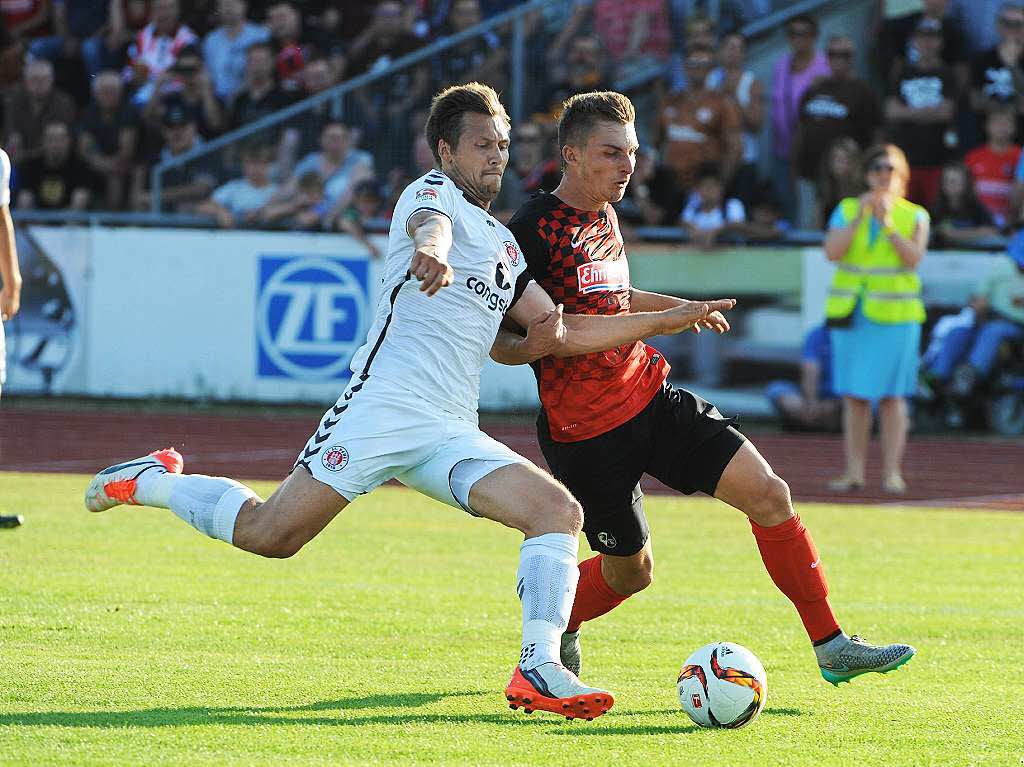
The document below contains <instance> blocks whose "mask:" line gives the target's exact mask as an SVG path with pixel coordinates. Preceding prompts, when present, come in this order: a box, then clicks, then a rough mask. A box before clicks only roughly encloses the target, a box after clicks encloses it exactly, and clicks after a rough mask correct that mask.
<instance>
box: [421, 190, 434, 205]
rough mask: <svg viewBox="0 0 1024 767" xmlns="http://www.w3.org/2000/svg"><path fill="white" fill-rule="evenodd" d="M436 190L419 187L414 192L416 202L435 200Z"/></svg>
mask: <svg viewBox="0 0 1024 767" xmlns="http://www.w3.org/2000/svg"><path fill="white" fill-rule="evenodd" d="M436 201H437V192H436V191H435V190H433V189H420V190H418V191H417V192H416V202H436Z"/></svg>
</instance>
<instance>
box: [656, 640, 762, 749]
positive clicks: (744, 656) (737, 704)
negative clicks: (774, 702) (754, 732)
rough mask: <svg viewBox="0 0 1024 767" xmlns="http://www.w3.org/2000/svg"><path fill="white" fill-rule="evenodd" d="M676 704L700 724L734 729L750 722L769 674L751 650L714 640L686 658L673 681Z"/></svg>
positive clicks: (759, 703)
mask: <svg viewBox="0 0 1024 767" xmlns="http://www.w3.org/2000/svg"><path fill="white" fill-rule="evenodd" d="M676 689H677V690H678V691H679V704H680V705H681V706H682V707H683V711H685V712H686V713H687V715H688V716H689V717H690V719H692V720H693V721H694V722H696V723H697V724H699V725H700V726H701V727H728V728H730V729H735V728H737V727H743V726H744V725H747V724H750V723H751V722H753V721H754V720H755V719H756V718H757V715H758V714H760V713H761V709H762V708H764V702H765V700H766V699H767V697H768V677H767V676H766V675H765V673H764V666H762V665H761V661H759V660H758V659H757V656H756V655H754V653H752V652H750V650H748V649H747V648H746V647H743V646H741V645H738V644H734V643H732V642H713V643H711V644H709V645H705V646H704V647H701V648H700V649H699V650H697V651H696V652H695V653H694V654H693V655H691V656H690V657H689V658H687V659H686V663H684V664H683V668H682V669H681V670H680V672H679V679H678V680H677V681H676Z"/></svg>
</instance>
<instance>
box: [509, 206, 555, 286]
mask: <svg viewBox="0 0 1024 767" xmlns="http://www.w3.org/2000/svg"><path fill="white" fill-rule="evenodd" d="M545 196H547V195H545ZM545 207H546V206H544V205H543V196H540V197H534V198H533V199H532V200H530V201H529V202H527V203H526V204H525V205H523V206H522V207H521V208H520V209H519V210H517V211H516V212H515V215H513V216H512V219H511V220H510V221H509V222H508V228H509V231H511V232H512V234H514V235H515V238H516V242H518V243H519V249H520V250H521V251H523V255H524V256H525V257H526V269H527V271H528V272H529V273H530V274H531V275H532V276H533V279H535V280H537V282H541V281H542V280H543V279H544V278H545V277H547V276H548V269H549V266H550V264H551V250H550V246H549V245H548V242H547V240H545V239H544V238H543V237H542V236H541V233H540V223H539V219H540V217H541V216H542V215H543V212H544V210H543V209H544V208H545Z"/></svg>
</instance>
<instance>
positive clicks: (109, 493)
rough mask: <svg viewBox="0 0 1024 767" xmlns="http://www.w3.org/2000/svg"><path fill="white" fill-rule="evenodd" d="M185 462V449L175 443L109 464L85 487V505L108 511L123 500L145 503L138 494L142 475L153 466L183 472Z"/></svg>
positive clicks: (157, 468)
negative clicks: (131, 458) (121, 461)
mask: <svg viewBox="0 0 1024 767" xmlns="http://www.w3.org/2000/svg"><path fill="white" fill-rule="evenodd" d="M184 465H185V462H184V461H183V460H182V457H181V453H179V452H178V451H177V450H175V449H174V448H173V447H168V448H165V449H164V450H156V451H154V452H152V453H150V454H149V455H146V456H143V457H142V458H137V459H135V460H134V461H128V462H127V463H118V464H115V465H113V466H109V467H107V468H106V469H104V470H103V471H101V472H100V473H99V474H97V475H96V476H95V477H93V478H92V482H90V483H89V487H88V489H86V491H85V508H87V509H88V510H89V511H106V510H107V509H110V508H113V507H114V506H117V505H118V504H121V503H128V504H132V505H135V506H139V505H141V504H140V502H139V501H138V500H136V498H135V493H136V491H137V490H138V480H139V476H140V475H141V474H142V473H143V472H145V471H149V470H150V469H156V470H158V471H160V472H170V473H171V474H181V470H182V468H183V467H184Z"/></svg>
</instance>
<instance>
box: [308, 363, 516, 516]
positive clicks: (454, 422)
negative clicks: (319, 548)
mask: <svg viewBox="0 0 1024 767" xmlns="http://www.w3.org/2000/svg"><path fill="white" fill-rule="evenodd" d="M463 461H472V462H473V463H472V464H466V465H464V466H463V467H460V471H459V472H458V474H459V476H458V481H455V482H454V484H455V488H454V489H453V478H452V474H453V473H455V472H456V466H458V465H459V464H460V463H462V462H463ZM514 463H529V461H528V460H527V459H526V458H523V457H522V456H521V455H519V454H518V453H516V452H515V451H513V450H511V449H510V448H508V447H506V446H505V445H503V444H501V443H500V442H498V441H497V440H495V439H493V438H491V437H489V436H488V435H486V434H484V433H483V432H482V431H480V429H479V428H478V427H477V426H476V424H473V423H470V422H468V421H466V420H464V419H462V418H458V417H456V416H454V415H452V414H451V413H447V412H445V411H443V410H441V409H439V408H437V407H436V406H434V405H431V404H430V403H429V402H428V401H427V400H425V399H423V398H421V397H418V396H417V395H415V394H413V393H411V392H408V391H406V390H404V389H402V388H401V387H400V386H396V385H395V384H392V383H391V382H389V381H385V380H381V379H380V378H378V377H375V376H372V375H371V376H370V377H369V378H367V380H366V381H360V380H359V377H358V376H354V377H353V378H352V380H351V381H350V382H349V385H348V387H347V388H346V389H345V392H344V394H342V395H341V396H340V397H339V398H338V402H337V403H336V404H335V406H334V407H332V408H331V409H330V410H328V411H327V412H326V413H324V416H323V418H322V419H321V420H320V425H319V426H318V427H317V430H316V431H315V432H314V433H313V436H311V437H310V438H309V441H308V442H306V446H305V448H304V449H303V450H302V452H301V453H299V457H298V460H297V461H296V462H295V467H298V466H304V467H305V468H306V469H307V470H308V471H309V473H310V474H312V475H313V478H314V479H317V480H319V481H320V482H323V483H324V484H325V485H329V486H330V487H332V488H334V490H336V491H337V492H338V493H339V494H341V495H342V496H344V497H345V498H347V499H348V500H349V501H351V500H353V499H355V498H356V496H359V495H362V494H364V493H368V492H370V491H371V490H373V489H374V488H376V487H379V486H380V485H382V484H384V483H385V482H387V481H388V480H389V479H397V480H398V481H399V482H401V483H402V484H403V485H407V486H408V487H411V488H413V489H415V490H419V491H420V492H421V493H423V494H424V495H428V496H430V497H431V498H434V499H436V500H438V501H441V502H443V503H447V504H448V505H449V506H454V507H455V508H457V509H463V510H465V511H468V512H469V513H470V514H475V512H474V511H473V510H472V509H470V508H469V506H468V504H469V498H468V496H469V488H470V487H471V486H472V483H473V482H475V481H476V480H479V479H481V478H482V477H484V476H486V475H487V474H490V473H491V472H492V471H494V470H495V469H498V468H500V467H502V466H508V465H510V464H514ZM295 467H293V470H294V468H295ZM467 467H468V468H467Z"/></svg>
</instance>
